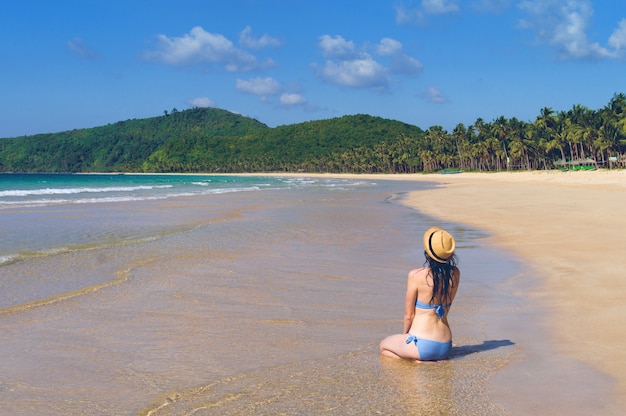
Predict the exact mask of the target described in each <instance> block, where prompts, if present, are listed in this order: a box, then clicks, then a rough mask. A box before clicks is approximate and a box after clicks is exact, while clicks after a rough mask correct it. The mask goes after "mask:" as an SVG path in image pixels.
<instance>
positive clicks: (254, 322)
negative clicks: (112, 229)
mask: <svg viewBox="0 0 626 416" xmlns="http://www.w3.org/2000/svg"><path fill="white" fill-rule="evenodd" d="M422 186H426V185H423V184H416V183H401V182H397V183H396V182H389V183H385V182H381V183H378V184H376V185H373V184H372V186H368V187H364V188H356V189H352V190H350V191H342V192H337V191H331V190H329V189H289V190H275V191H267V192H263V193H255V194H251V193H237V194H228V195H211V196H206V195H205V196H193V197H188V198H174V199H168V200H158V201H135V202H126V203H117V204H96V205H97V207H96V206H91V207H89V208H85V212H81V211H80V210H81V209H78V211H77V207H76V206H66V207H64V206H57V207H55V208H54V210H53V211H54V213H55V215H57V216H61V217H62V216H63V215H68V216H73V217H74V220H75V219H76V218H82V217H81V215H89V216H93V215H94V212H95V213H98V212H99V213H100V214H98V215H103V216H104V217H105V219H106V221H110V222H111V223H117V222H116V218H118V219H119V223H118V224H125V223H129V224H133V225H134V224H140V225H141V227H140V228H142V229H143V230H148V232H147V236H148V237H149V238H135V239H131V242H130V243H128V244H111V245H105V246H102V245H100V246H98V247H97V248H94V249H85V248H81V249H79V250H70V251H67V252H59V253H56V254H54V255H48V256H45V257H41V258H34V259H29V260H27V261H20V262H16V263H11V264H8V265H5V266H3V267H1V268H0V273H2V280H3V281H5V282H11V281H12V282H13V283H14V285H13V286H11V285H9V284H6V286H5V287H6V288H8V289H9V293H6V291H5V293H4V294H3V296H4V298H5V299H11V298H13V301H12V302H13V303H11V302H9V301H8V300H5V302H8V304H10V306H7V307H5V308H4V309H3V311H2V313H0V334H1V335H0V357H2V358H0V373H1V374H2V375H3V376H2V382H1V383H0V401H1V402H2V403H3V411H4V412H7V414H22V415H41V414H63V415H74V414H75V415H78V414H103V415H105V414H106V415H132V414H150V415H191V414H193V415H212V414H233V415H236V414H244V413H250V412H255V413H259V414H303V413H304V414H337V415H339V414H425V413H427V412H428V413H433V414H450V415H452V414H466V415H471V414H476V415H478V414H480V415H499V414H509V413H511V414H516V413H517V414H522V413H520V412H518V411H517V410H519V409H523V406H521V405H520V404H519V403H518V402H516V400H511V397H509V396H508V395H507V394H510V393H507V392H509V390H507V389H506V388H504V387H506V386H507V385H514V384H515V382H516V381H517V379H516V378H515V377H511V376H509V375H507V369H508V368H512V367H513V366H514V365H515V364H516V363H517V362H523V360H524V359H525V358H526V357H527V351H528V350H529V349H528V348H527V346H526V345H527V344H528V343H529V341H528V339H526V338H525V337H527V336H528V334H531V335H532V334H536V333H537V331H541V328H537V326H536V325H533V324H532V322H530V321H529V322H528V324H527V325H526V324H524V323H520V322H518V321H516V320H517V319H518V317H519V314H520V311H522V315H524V317H526V315H525V314H524V313H523V311H526V310H527V308H528V305H527V303H526V301H525V299H524V298H523V297H522V296H521V294H520V293H519V290H518V289H517V288H518V287H521V286H520V285H519V284H518V283H517V279H518V278H519V276H520V274H523V273H524V271H523V270H522V269H521V268H520V265H519V264H518V263H516V262H515V261H514V260H513V259H511V258H510V257H507V256H506V255H504V253H502V252H500V251H497V250H495V249H494V248H489V247H485V246H484V245H483V243H482V237H484V234H482V233H480V232H478V231H476V230H472V229H469V228H467V227H464V226H462V225H458V224H446V223H442V222H440V221H434V220H433V219H430V218H428V217H425V216H423V215H421V214H420V213H418V212H416V211H414V210H411V209H409V208H407V207H404V206H402V205H401V204H400V200H401V196H402V194H403V193H404V192H406V191H408V190H415V189H419V187H422ZM4 214H5V213H3V214H2V215H3V217H2V220H5V221H6V218H7V217H6V216H5V215H4ZM12 215H14V216H15V217H14V218H18V217H20V215H22V213H19V212H14V213H13V214H12ZM28 215H33V214H32V211H30V212H29V214H28ZM68 218H69V217H68ZM131 218H135V219H136V222H135V221H133V220H131ZM49 224H52V222H51V223H49ZM432 225H439V226H444V227H447V228H449V229H450V231H451V232H452V234H453V235H455V237H456V238H457V240H458V254H459V257H460V259H461V263H460V265H461V268H462V271H463V283H462V286H461V288H460V289H459V294H458V295H457V299H456V301H455V305H454V306H453V308H452V311H451V313H450V317H449V319H450V323H451V325H452V327H453V333H454V347H453V356H452V359H451V360H449V361H446V362H441V363H436V364H426V365H416V364H412V363H407V362H399V361H394V360H389V359H381V358H380V357H379V356H378V352H377V347H378V342H379V341H380V339H382V338H383V337H384V336H386V335H389V334H391V333H394V332H399V331H400V330H401V329H402V311H403V304H402V302H403V298H404V289H405V283H406V273H407V271H408V270H409V269H411V268H412V267H415V266H419V265H421V263H422V262H423V260H422V259H423V257H422V254H421V249H420V238H421V234H422V233H423V231H424V230H425V229H426V228H428V227H430V226H432ZM121 228H122V229H128V228H129V227H126V228H125V227H121ZM131 228H132V227H131ZM144 237H146V236H144ZM487 258H488V259H490V261H489V262H486V261H485V259H487ZM84 276H91V277H89V278H88V279H86V280H82V278H83V277H84ZM68 281H69V282H70V283H67V282H68ZM24 282H30V283H28V285H30V286H28V287H27V286H25V285H26V283H24ZM13 287H14V288H18V289H15V290H14V291H13V295H12V294H11V288H13ZM25 288H26V289H25ZM30 288H32V290H36V291H39V292H40V293H38V294H37V296H35V297H33V296H30V297H29V296H27V294H29V293H30V292H29V290H30ZM60 288H62V289H60ZM31 295H32V294H31ZM19 297H24V299H22V300H17V301H16V300H15V299H16V298H19ZM35 298H36V299H37V300H35V301H34V303H31V304H28V302H33V299H35ZM530 318H533V317H532V316H530ZM533 319H534V318H533ZM533 331H534V332H533ZM551 365H553V364H552V363H550V362H548V363H544V365H543V368H542V369H541V371H544V372H545V371H548V370H549V369H550V366H551ZM554 366H555V368H557V369H558V368H569V369H571V368H575V369H576V371H575V374H576V376H577V377H578V376H580V377H587V379H588V380H596V379H595V378H594V377H597V374H596V373H594V372H593V371H591V370H590V369H588V368H584V367H583V368H579V367H577V363H575V362H572V361H570V360H568V359H565V362H564V363H557V364H554ZM538 371H539V370H538ZM541 374H543V373H541ZM496 378H499V379H498V385H499V387H497V386H494V384H493V380H495V379H496ZM606 382H607V383H609V381H606ZM507 383H509V384H507ZM593 385H594V386H598V388H597V389H596V388H591V391H589V392H581V394H582V395H583V396H584V395H592V396H594V397H600V400H601V399H602V398H603V397H604V396H603V395H602V390H601V388H602V386H601V385H600V384H599V383H594V384H593ZM550 388H552V389H554V386H551V387H550ZM549 390H550V389H548V391H549ZM556 390H557V391H559V389H558V386H557V389H556ZM596 390H597V391H596ZM542 391H544V393H543V395H541V394H540V395H539V396H538V397H544V399H543V400H540V403H539V405H538V407H535V410H538V411H539V413H538V414H540V413H544V414H545V413H550V412H553V411H554V410H555V409H558V407H557V403H554V402H552V401H551V400H550V396H551V395H550V393H549V392H548V393H545V390H542ZM531 392H532V389H531ZM526 393H527V392H526V391H525V392H524V394H526ZM532 393H535V394H537V393H538V392H532ZM512 397H513V399H515V398H516V397H517V396H516V394H513V395H512ZM592 404H593V403H592ZM586 410H589V409H586ZM570 414H572V413H570ZM574 414H575V413H574ZM580 414H582V412H581V413H580Z"/></svg>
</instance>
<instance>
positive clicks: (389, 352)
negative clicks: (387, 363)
mask: <svg viewBox="0 0 626 416" xmlns="http://www.w3.org/2000/svg"><path fill="white" fill-rule="evenodd" d="M407 338H408V335H407V334H396V335H390V336H388V337H387V338H385V339H383V340H382V341H381V343H380V353H381V354H382V355H384V356H386V357H392V358H403V359H405V360H419V359H420V356H419V352H418V351H417V347H416V346H415V344H414V343H412V342H411V343H410V344H407V343H406V339H407Z"/></svg>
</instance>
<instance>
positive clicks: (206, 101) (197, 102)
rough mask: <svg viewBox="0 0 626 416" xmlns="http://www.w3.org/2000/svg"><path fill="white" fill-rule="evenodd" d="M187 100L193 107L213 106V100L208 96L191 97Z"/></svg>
mask: <svg viewBox="0 0 626 416" xmlns="http://www.w3.org/2000/svg"><path fill="white" fill-rule="evenodd" d="M188 102H189V104H191V105H192V106H194V107H201V108H208V107H215V101H213V100H211V99H210V98H209V97H197V98H192V99H191V100H189V101H188Z"/></svg>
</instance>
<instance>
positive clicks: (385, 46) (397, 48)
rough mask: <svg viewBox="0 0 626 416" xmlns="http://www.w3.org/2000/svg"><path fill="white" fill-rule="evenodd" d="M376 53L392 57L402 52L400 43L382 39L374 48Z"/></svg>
mask: <svg viewBox="0 0 626 416" xmlns="http://www.w3.org/2000/svg"><path fill="white" fill-rule="evenodd" d="M376 52H377V53H378V54H379V55H381V56H392V55H397V54H398V53H401V52H402V43H400V42H399V41H397V40H395V39H391V38H382V39H381V40H380V43H379V44H378V46H377V47H376Z"/></svg>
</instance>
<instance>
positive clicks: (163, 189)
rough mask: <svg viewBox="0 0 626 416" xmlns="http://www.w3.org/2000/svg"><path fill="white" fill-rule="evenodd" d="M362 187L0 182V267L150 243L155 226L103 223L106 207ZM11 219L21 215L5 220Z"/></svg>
mask: <svg viewBox="0 0 626 416" xmlns="http://www.w3.org/2000/svg"><path fill="white" fill-rule="evenodd" d="M360 186H367V183H366V182H365V181H346V180H334V179H327V180H317V179H304V178H276V177H245V176H203V175H117V174H115V175H71V174H0V215H1V216H2V217H0V227H1V228H0V231H1V235H2V239H1V240H0V266H1V265H3V264H7V263H12V262H15V261H19V260H22V259H24V258H28V257H33V256H42V255H46V254H53V253H58V252H60V251H67V250H69V249H70V247H72V248H78V247H81V246H87V245H98V244H114V243H119V242H120V241H122V240H124V241H126V242H129V241H131V240H136V239H143V238H150V237H151V234H152V233H153V232H157V231H156V230H155V228H154V224H151V225H148V224H146V222H145V221H140V220H138V218H137V216H133V217H132V218H128V217H124V216H115V218H113V219H111V220H110V221H109V219H110V218H108V216H107V211H106V208H107V207H110V206H111V204H117V206H119V204H124V203H132V202H141V201H160V200H168V199H173V198H184V197H189V198H191V197H198V196H211V195H220V194H227V193H242V192H245V193H256V192H267V191H276V190H290V189H292V190H293V189H315V188H324V189H329V190H337V191H341V190H345V189H353V188H355V187H360ZM107 204H108V205H107ZM70 207H72V208H71V209H72V210H74V211H73V212H75V213H76V217H75V218H73V219H72V221H66V219H67V214H57V215H56V216H55V213H60V212H65V211H66V210H67V209H70ZM103 207H104V209H105V211H103ZM11 213H13V214H15V213H21V214H23V215H20V216H18V215H12V216H11V220H8V218H9V216H10V214H11ZM3 219H4V220H3ZM55 219H56V220H55ZM156 228H158V227H156ZM160 231H163V229H161V230H160ZM157 233H158V232H157Z"/></svg>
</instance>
